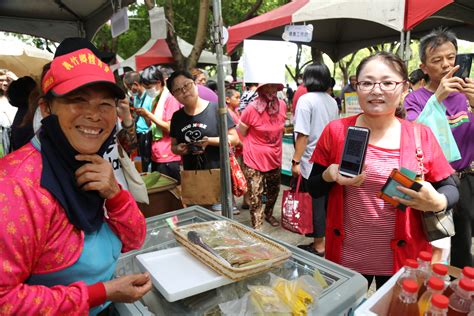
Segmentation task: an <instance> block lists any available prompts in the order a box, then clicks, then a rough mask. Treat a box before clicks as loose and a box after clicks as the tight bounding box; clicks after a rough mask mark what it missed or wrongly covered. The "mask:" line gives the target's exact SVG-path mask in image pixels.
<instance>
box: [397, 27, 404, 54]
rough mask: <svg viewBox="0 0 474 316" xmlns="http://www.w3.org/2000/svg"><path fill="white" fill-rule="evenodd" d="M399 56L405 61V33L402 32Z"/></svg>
mask: <svg viewBox="0 0 474 316" xmlns="http://www.w3.org/2000/svg"><path fill="white" fill-rule="evenodd" d="M398 52H399V53H398V55H399V56H400V58H401V59H402V60H405V32H403V31H401V32H400V48H399V50H398Z"/></svg>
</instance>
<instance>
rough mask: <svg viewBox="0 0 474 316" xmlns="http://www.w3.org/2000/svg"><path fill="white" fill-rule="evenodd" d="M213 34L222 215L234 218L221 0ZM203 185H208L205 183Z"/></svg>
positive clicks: (216, 8)
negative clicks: (217, 101) (215, 60)
mask: <svg viewBox="0 0 474 316" xmlns="http://www.w3.org/2000/svg"><path fill="white" fill-rule="evenodd" d="M212 11H213V15H214V19H213V35H214V43H215V45H216V57H217V94H218V97H219V113H218V114H219V118H218V119H219V123H220V124H219V140H220V141H219V151H220V161H221V166H220V167H221V203H222V215H224V216H225V217H228V218H233V213H232V191H231V179H230V166H229V146H228V140H227V106H226V104H225V102H224V101H225V86H224V64H223V57H222V56H223V49H222V39H223V38H222V27H223V23H222V8H221V0H213V1H212ZM203 185H206V184H205V183H203Z"/></svg>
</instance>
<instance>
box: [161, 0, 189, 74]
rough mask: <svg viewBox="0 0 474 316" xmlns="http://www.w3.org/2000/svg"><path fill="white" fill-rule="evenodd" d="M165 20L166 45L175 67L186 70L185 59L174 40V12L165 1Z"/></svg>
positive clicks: (170, 2)
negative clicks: (166, 24) (166, 23)
mask: <svg viewBox="0 0 474 316" xmlns="http://www.w3.org/2000/svg"><path fill="white" fill-rule="evenodd" d="M164 9H165V18H166V20H167V21H168V23H169V25H168V27H167V28H166V29H167V31H166V35H167V36H166V43H167V44H168V47H169V49H170V51H171V54H172V55H173V58H174V60H175V62H176V66H177V68H178V69H186V58H185V57H184V56H183V53H181V49H180V48H179V45H178V39H177V38H176V33H175V31H174V11H173V4H172V1H171V0H166V1H165V5H164Z"/></svg>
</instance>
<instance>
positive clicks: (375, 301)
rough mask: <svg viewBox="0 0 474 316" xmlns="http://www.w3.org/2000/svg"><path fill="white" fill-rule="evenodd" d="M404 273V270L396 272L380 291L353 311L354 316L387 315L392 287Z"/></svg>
mask: <svg viewBox="0 0 474 316" xmlns="http://www.w3.org/2000/svg"><path fill="white" fill-rule="evenodd" d="M404 271H405V268H402V269H400V270H398V272H397V273H395V274H394V275H393V276H392V277H391V278H390V279H389V280H388V281H387V282H386V283H385V284H384V285H383V286H382V287H381V288H380V289H378V290H377V291H376V292H375V293H374V294H372V296H371V297H369V298H368V299H367V300H366V301H365V302H364V303H362V304H361V305H360V306H359V307H358V308H357V309H356V310H355V311H354V316H375V315H380V316H382V315H387V313H388V309H389V307H390V301H391V300H392V293H393V287H394V286H395V283H397V280H398V278H399V277H400V275H401V274H402V273H403V272H404Z"/></svg>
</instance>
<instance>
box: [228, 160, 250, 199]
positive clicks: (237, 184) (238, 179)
mask: <svg viewBox="0 0 474 316" xmlns="http://www.w3.org/2000/svg"><path fill="white" fill-rule="evenodd" d="M229 164H230V177H231V180H232V194H233V195H235V196H242V195H244V194H245V193H246V192H247V189H248V188H247V179H245V176H244V173H243V172H242V169H241V168H240V165H239V162H238V161H237V158H236V157H235V154H234V153H233V152H232V151H231V152H230V154H229Z"/></svg>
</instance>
